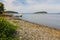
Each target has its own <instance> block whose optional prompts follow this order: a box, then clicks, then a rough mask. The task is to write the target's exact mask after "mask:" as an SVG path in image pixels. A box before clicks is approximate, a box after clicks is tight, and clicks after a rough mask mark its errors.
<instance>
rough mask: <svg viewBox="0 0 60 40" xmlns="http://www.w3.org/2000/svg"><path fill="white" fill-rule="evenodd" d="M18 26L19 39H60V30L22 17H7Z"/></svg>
mask: <svg viewBox="0 0 60 40" xmlns="http://www.w3.org/2000/svg"><path fill="white" fill-rule="evenodd" d="M7 19H8V21H10V22H11V23H13V24H15V25H16V26H17V27H18V28H21V29H17V30H18V33H19V35H18V36H19V40H60V30H58V29H55V28H50V27H48V26H44V25H38V24H35V23H31V22H28V21H25V20H22V19H19V20H18V19H16V18H13V17H9V18H7Z"/></svg>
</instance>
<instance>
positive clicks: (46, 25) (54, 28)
mask: <svg viewBox="0 0 60 40" xmlns="http://www.w3.org/2000/svg"><path fill="white" fill-rule="evenodd" d="M16 20H23V21H25V22H28V23H31V24H35V25H39V26H44V27H48V28H50V29H54V30H58V31H60V29H58V28H54V27H52V26H47V25H43V24H38V23H34V22H30V21H28V20H24V19H21V18H16Z"/></svg>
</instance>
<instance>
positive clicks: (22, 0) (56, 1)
mask: <svg viewBox="0 0 60 40" xmlns="http://www.w3.org/2000/svg"><path fill="white" fill-rule="evenodd" d="M0 2H3V3H4V7H5V9H6V10H11V11H17V12H19V13H33V12H38V11H47V12H49V13H59V12H60V0H0Z"/></svg>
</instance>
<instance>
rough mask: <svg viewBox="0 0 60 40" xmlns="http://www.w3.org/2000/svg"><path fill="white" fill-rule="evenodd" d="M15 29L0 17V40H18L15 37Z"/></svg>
mask: <svg viewBox="0 0 60 40" xmlns="http://www.w3.org/2000/svg"><path fill="white" fill-rule="evenodd" d="M16 29H17V27H16V26H14V25H13V24H11V23H9V22H8V21H7V20H6V19H5V18H3V17H0V40H18V38H17V37H16V34H15V33H16Z"/></svg>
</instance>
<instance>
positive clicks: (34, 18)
mask: <svg viewBox="0 0 60 40" xmlns="http://www.w3.org/2000/svg"><path fill="white" fill-rule="evenodd" d="M22 19H24V20H27V21H30V22H34V23H37V24H43V25H46V26H50V27H54V28H57V29H60V14H23V17H22Z"/></svg>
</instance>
